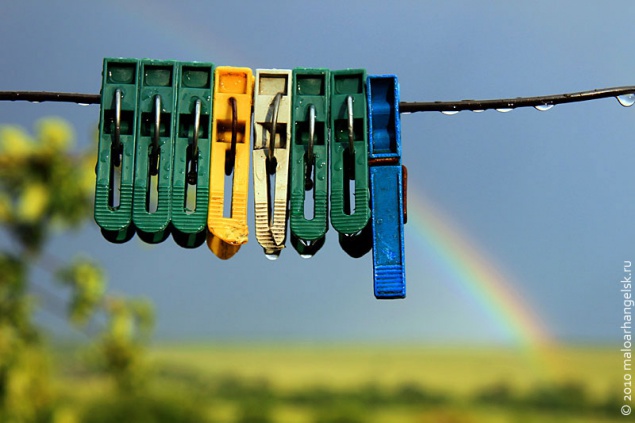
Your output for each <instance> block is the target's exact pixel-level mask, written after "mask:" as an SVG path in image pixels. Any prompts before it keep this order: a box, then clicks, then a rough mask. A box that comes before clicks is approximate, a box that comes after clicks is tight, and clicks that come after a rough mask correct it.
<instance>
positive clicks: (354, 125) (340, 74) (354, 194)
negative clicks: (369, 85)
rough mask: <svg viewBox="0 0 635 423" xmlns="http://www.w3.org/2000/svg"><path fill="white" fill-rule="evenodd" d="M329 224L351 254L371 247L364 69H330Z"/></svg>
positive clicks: (341, 243) (356, 254) (360, 252)
mask: <svg viewBox="0 0 635 423" xmlns="http://www.w3.org/2000/svg"><path fill="white" fill-rule="evenodd" d="M330 119H331V134H332V139H331V224H332V225H333V227H334V228H335V230H337V231H338V232H339V241H340V245H341V246H342V249H343V250H344V251H346V252H347V253H348V254H349V255H350V256H352V257H361V256H363V255H364V254H366V253H367V252H368V251H370V248H371V236H370V235H371V234H370V226H369V225H368V223H369V220H370V206H369V190H368V133H367V130H368V126H367V125H368V123H367V122H368V116H367V111H366V71H365V70H363V69H347V70H339V71H332V72H331V117H330Z"/></svg>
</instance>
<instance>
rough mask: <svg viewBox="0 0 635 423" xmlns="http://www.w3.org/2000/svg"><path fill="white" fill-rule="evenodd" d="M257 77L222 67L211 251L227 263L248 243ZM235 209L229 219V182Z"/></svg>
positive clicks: (215, 134)
mask: <svg viewBox="0 0 635 423" xmlns="http://www.w3.org/2000/svg"><path fill="white" fill-rule="evenodd" d="M253 86H254V77H253V74H252V72H251V69H249V68H235V67H230V66H219V67H217V68H216V72H215V77H214V112H213V116H214V118H213V120H212V153H211V165H210V187H209V192H210V194H209V207H208V214H207V228H208V231H209V232H208V235H207V245H208V246H209V248H210V250H212V252H213V253H214V254H216V256H218V257H219V258H221V259H228V258H231V257H232V256H233V255H234V254H236V253H237V252H238V250H239V249H240V246H241V245H243V244H244V243H246V242H247V235H248V233H249V231H248V227H247V195H248V189H249V150H250V145H249V140H250V135H251V134H250V132H251V105H252V98H253ZM226 178H227V179H228V182H229V181H231V182H230V183H231V208H229V207H227V210H228V211H227V213H225V211H224V210H225V201H226V199H227V198H229V197H228V196H226V195H225V194H226V193H225V179H226Z"/></svg>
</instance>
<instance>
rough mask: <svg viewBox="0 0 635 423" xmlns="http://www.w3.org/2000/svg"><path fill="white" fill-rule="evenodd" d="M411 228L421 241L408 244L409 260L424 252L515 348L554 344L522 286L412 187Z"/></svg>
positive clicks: (407, 227)
mask: <svg viewBox="0 0 635 423" xmlns="http://www.w3.org/2000/svg"><path fill="white" fill-rule="evenodd" d="M405 228H406V233H408V232H410V233H411V234H412V233H413V232H414V234H413V235H414V236H410V237H409V239H410V240H414V241H415V242H416V245H414V246H411V245H406V248H407V249H408V255H407V258H410V259H411V260H412V257H413V256H414V255H415V254H416V252H415V251H413V248H412V247H415V248H417V249H420V250H423V251H422V253H423V254H426V255H427V257H431V258H432V259H433V262H434V263H436V264H438V266H439V267H440V268H441V270H442V271H443V273H444V274H446V275H447V276H448V277H449V279H450V281H451V282H453V283H455V284H456V285H458V289H459V290H460V292H463V293H466V294H467V295H466V296H467V297H468V298H469V299H471V300H472V301H474V302H475V303H476V304H475V305H476V306H477V307H478V309H480V310H482V312H483V313H484V314H485V315H486V316H487V318H488V320H489V321H490V322H491V324H492V325H495V326H496V327H497V328H498V329H499V331H500V332H501V333H503V334H504V335H505V337H506V339H508V340H509V341H511V343H512V344H514V345H517V346H520V347H523V348H533V347H536V348H538V347H540V346H546V345H550V344H551V343H552V336H551V335H550V334H549V332H548V330H547V329H546V327H545V325H544V323H543V322H542V320H541V319H540V317H539V316H537V315H536V313H535V312H534V311H533V310H532V309H531V307H530V306H529V305H528V304H527V301H526V300H525V299H523V298H522V296H521V294H520V293H519V291H518V287H517V286H518V285H517V284H516V283H514V282H513V281H512V279H511V278H510V277H509V275H506V274H505V272H503V271H502V270H501V268H500V266H499V265H497V264H496V263H495V262H494V261H493V260H492V259H491V258H489V257H487V255H486V254H485V253H484V252H483V251H482V249H481V248H478V247H477V246H476V244H474V243H473V242H472V241H471V240H470V238H469V236H468V235H467V234H466V233H465V231H462V230H459V229H458V227H457V225H456V224H455V223H453V222H451V221H450V220H449V219H448V218H447V217H446V216H445V215H444V213H442V212H441V211H439V209H438V208H437V207H435V206H434V204H433V203H432V202H431V201H429V200H428V199H425V200H424V198H423V196H422V195H421V194H420V193H418V192H417V191H416V190H414V189H413V187H412V185H411V186H409V187H408V224H407V225H406V226H405ZM413 253H414V254H413Z"/></svg>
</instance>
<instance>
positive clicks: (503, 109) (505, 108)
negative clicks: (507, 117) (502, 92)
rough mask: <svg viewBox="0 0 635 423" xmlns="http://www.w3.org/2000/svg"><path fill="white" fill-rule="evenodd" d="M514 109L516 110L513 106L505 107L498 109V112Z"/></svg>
mask: <svg viewBox="0 0 635 423" xmlns="http://www.w3.org/2000/svg"><path fill="white" fill-rule="evenodd" d="M512 110H514V109H512V108H511V107H503V108H500V109H496V111H497V112H501V113H507V112H511V111H512Z"/></svg>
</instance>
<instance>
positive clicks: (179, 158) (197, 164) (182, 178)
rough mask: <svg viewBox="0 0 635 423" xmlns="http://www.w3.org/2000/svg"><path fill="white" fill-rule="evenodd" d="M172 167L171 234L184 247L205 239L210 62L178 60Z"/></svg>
mask: <svg viewBox="0 0 635 423" xmlns="http://www.w3.org/2000/svg"><path fill="white" fill-rule="evenodd" d="M178 69H179V72H178V74H179V79H178V81H179V83H178V88H177V93H178V94H177V100H176V126H175V134H174V135H175V136H174V163H173V169H172V237H173V238H174V240H175V241H176V242H177V243H178V244H179V245H181V246H182V247H186V248H193V247H198V246H200V245H201V244H203V243H204V242H205V228H206V226H207V206H208V201H209V168H210V134H211V123H212V118H211V117H212V87H213V86H214V85H213V79H214V65H213V64H212V63H198V62H193V63H179V65H178Z"/></svg>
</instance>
